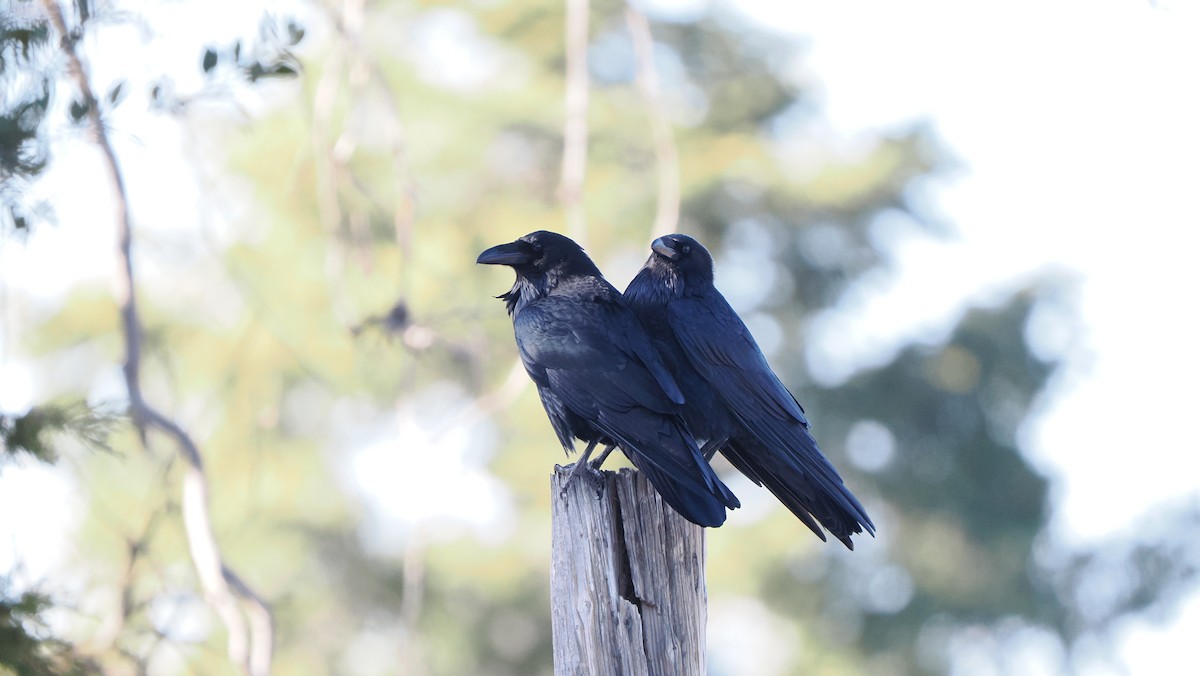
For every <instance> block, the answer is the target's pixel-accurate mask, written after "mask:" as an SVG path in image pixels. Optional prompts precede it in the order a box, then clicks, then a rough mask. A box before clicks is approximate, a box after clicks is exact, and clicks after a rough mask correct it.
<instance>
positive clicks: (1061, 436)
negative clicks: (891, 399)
mask: <svg viewBox="0 0 1200 676" xmlns="http://www.w3.org/2000/svg"><path fill="white" fill-rule="evenodd" d="M701 1H702V0H701ZM247 4H248V3H247ZM654 5H655V7H657V8H658V10H655V11H659V10H664V9H665V8H668V7H671V8H673V10H672V11H678V12H687V11H688V8H689V7H695V6H696V3H695V2H694V1H693V0H659V1H658V2H655V3H654ZM738 6H739V7H740V8H741V9H743V10H744V11H745V12H746V13H747V14H749V15H750V16H753V17H757V18H759V19H761V20H762V21H763V22H764V23H767V24H769V25H771V26H773V27H775V28H776V29H780V30H784V31H788V32H791V33H794V34H796V35H798V36H806V39H807V40H808V45H809V48H808V54H807V56H806V58H805V59H804V60H803V64H802V67H803V68H804V69H805V70H806V72H808V73H810V74H811V77H810V78H809V79H813V80H816V81H817V82H818V83H819V86H820V88H821V90H822V92H823V96H822V104H823V107H824V110H825V113H826V117H827V119H828V124H829V125H830V129H829V132H830V134H831V135H835V136H839V137H841V138H843V139H844V140H846V141H847V142H853V140H854V138H855V137H856V136H857V135H859V134H861V133H864V132H866V133H873V132H877V131H879V130H889V129H895V128H899V127H902V126H903V125H905V124H907V123H909V122H912V121H917V120H927V121H930V122H932V124H933V127H934V129H935V130H936V132H937V134H938V135H939V136H940V138H941V139H942V140H943V141H944V142H945V143H946V145H947V147H948V148H949V150H950V151H951V152H952V153H954V154H955V155H956V156H957V158H958V159H959V160H960V161H961V163H962V165H963V170H962V171H960V172H958V173H957V174H956V175H955V176H954V177H953V178H949V179H947V180H943V181H939V182H938V183H936V184H935V185H933V186H931V187H930V188H929V189H928V196H929V198H930V200H931V203H932V204H933V205H934V207H935V209H936V212H937V213H938V214H939V215H940V216H942V217H944V218H945V220H946V221H947V222H949V223H951V224H952V225H953V227H954V229H955V233H954V235H953V236H951V237H950V238H937V237H933V236H925V235H920V234H917V233H915V232H909V233H905V232H903V231H901V234H899V235H897V237H898V246H899V256H898V261H899V264H898V267H897V269H896V272H895V274H894V275H890V276H882V277H877V278H873V279H871V280H869V281H867V282H864V283H863V284H862V285H861V286H860V287H859V288H857V289H856V290H854V292H853V297H852V298H853V300H852V302H851V303H850V304H849V306H848V307H847V308H845V309H843V310H841V311H839V312H837V313H835V314H830V315H829V316H826V317H823V318H822V319H821V320H820V321H819V322H818V323H817V328H816V335H815V337H814V344H813V346H812V353H811V356H812V357H813V359H812V363H813V367H814V370H815V371H816V372H817V374H818V376H819V377H822V378H824V379H828V380H837V379H839V378H844V377H846V376H847V375H848V374H849V373H851V372H852V371H853V370H854V369H856V368H861V367H862V366H864V365H867V364H871V363H877V362H880V361H882V360H884V359H886V357H887V355H888V354H889V353H890V352H891V351H892V350H895V349H896V348H898V347H899V346H901V345H902V344H904V343H905V342H908V341H910V340H914V339H916V340H935V339H936V338H937V337H939V336H941V335H944V332H945V331H946V327H947V326H948V325H949V323H950V321H951V320H952V319H954V318H955V317H957V316H958V315H959V314H960V313H961V312H962V311H963V310H964V308H965V307H967V306H968V305H970V304H974V303H979V302H990V301H995V300H996V299H998V298H999V297H1001V296H1002V295H1003V293H1004V292H1005V291H1007V290H1011V289H1014V288H1017V287H1018V286H1019V285H1021V284H1022V283H1023V282H1025V281H1028V280H1029V279H1031V278H1035V277H1037V276H1039V275H1042V274H1043V273H1046V272H1053V273H1054V274H1056V275H1057V276H1058V277H1060V278H1066V279H1070V280H1073V281H1074V287H1073V288H1074V289H1075V291H1074V297H1073V299H1072V300H1073V301H1074V302H1075V303H1076V305H1077V315H1078V319H1079V320H1080V321H1081V324H1082V327H1083V330H1082V332H1081V333H1080V334H1078V335H1055V334H1051V335H1049V336H1048V337H1046V338H1045V341H1044V342H1045V347H1046V349H1047V350H1051V351H1061V352H1062V354H1063V356H1064V357H1065V360H1066V361H1065V367H1064V369H1063V375H1062V378H1061V379H1060V380H1059V382H1058V383H1057V384H1056V386H1055V388H1054V392H1053V396H1052V397H1049V398H1048V400H1047V401H1046V402H1044V407H1043V409H1042V411H1041V413H1040V415H1038V416H1037V417H1036V418H1035V420H1034V421H1033V422H1032V423H1031V424H1030V425H1029V426H1028V428H1027V429H1026V430H1025V432H1026V433H1025V435H1024V438H1023V442H1024V445H1025V448H1026V450H1027V451H1028V452H1029V453H1030V454H1031V455H1032V456H1033V457H1034V458H1036V460H1037V462H1038V463H1039V466H1041V467H1042V468H1043V469H1044V470H1045V471H1047V472H1049V473H1051V474H1052V475H1054V476H1055V477H1056V478H1057V479H1058V480H1059V481H1060V482H1061V483H1060V484H1059V493H1058V495H1057V503H1056V507H1057V512H1056V517H1055V523H1054V529H1055V531H1056V536H1057V537H1060V538H1063V539H1065V540H1067V541H1069V542H1086V541H1088V540H1091V539H1094V538H1099V537H1102V536H1105V535H1108V534H1112V533H1116V532H1129V531H1130V530H1131V529H1134V528H1135V527H1136V524H1138V523H1140V522H1142V521H1143V520H1144V519H1145V517H1146V515H1147V514H1148V513H1149V511H1150V510H1152V509H1154V507H1155V506H1156V505H1160V504H1162V503H1163V502H1165V501H1178V500H1180V499H1182V498H1184V497H1185V496H1192V497H1193V498H1195V497H1196V496H1197V494H1198V489H1200V453H1198V452H1197V451H1200V448H1197V446H1198V445H1200V444H1198V443H1197V441H1196V440H1195V435H1194V434H1192V430H1191V427H1190V422H1191V416H1192V415H1195V413H1194V412H1193V410H1192V406H1193V405H1194V404H1195V403H1196V402H1197V400H1198V397H1197V396H1196V395H1195V393H1194V387H1195V383H1197V382H1200V358H1198V357H1197V354H1198V350H1197V347H1196V346H1197V345H1200V321H1197V319H1196V317H1197V314H1198V313H1197V312H1196V309H1195V308H1196V305H1197V303H1196V301H1195V298H1194V296H1195V293H1196V290H1197V289H1200V266H1197V265H1194V264H1192V261H1191V259H1192V258H1193V257H1194V256H1195V252H1196V251H1197V250H1198V249H1200V246H1198V245H1200V235H1198V233H1200V229H1198V227H1200V199H1197V195H1198V194H1200V122H1198V121H1200V11H1197V10H1196V9H1195V8H1193V7H1192V6H1190V5H1189V6H1184V4H1183V3H1182V2H1180V3H1158V6H1157V7H1154V6H1152V5H1151V4H1148V3H1142V2H1137V1H1135V0H1126V1H1117V0H1107V1H1105V0H1099V1H1091V2H1085V1H1083V0H1057V1H1054V2H1032V1H1028V0H1021V1H1018V2H1006V3H992V4H991V5H990V6H988V7H980V6H979V5H978V4H976V3H956V2H950V1H940V2H937V1H930V0H918V1H915V2H905V3H889V2H884V1H882V0H872V1H863V2H854V3H830V2H819V1H816V0H812V1H807V0H806V1H803V2H792V3H781V2H778V0H741V1H740V2H739V3H738ZM251 25H253V22H252V23H251ZM189 58H191V57H189ZM109 67H112V68H120V67H122V66H121V65H119V64H117V65H113V64H110V66H109ZM124 67H128V65H126V66H124ZM193 67H194V66H193ZM147 137H148V138H150V139H151V140H152V141H157V140H158V139H160V138H165V139H169V142H167V143H165V144H159V143H156V142H150V143H146V142H144V141H145V139H134V140H133V142H130V143H128V144H127V145H128V150H127V151H123V152H128V153H133V154H141V155H143V156H144V158H145V159H146V160H148V161H147V162H145V163H143V164H142V167H143V170H142V173H141V174H140V175H138V174H137V172H138V169H137V168H136V166H135V165H136V164H137V163H136V162H129V163H127V166H128V167H129V171H130V173H131V181H130V182H131V184H135V185H142V186H145V187H143V191H144V192H143V194H144V195H147V196H150V195H153V196H154V197H155V199H147V200H146V206H144V207H143V208H146V209H157V208H164V209H168V208H169V209H171V213H178V211H179V210H178V209H177V208H176V205H175V203H173V202H172V196H175V197H179V198H180V199H184V200H187V201H189V203H190V202H191V201H194V200H197V199H198V195H197V194H196V193H195V185H194V183H192V182H189V181H187V180H180V176H179V172H176V171H175V170H173V169H172V168H171V165H170V164H168V163H163V162H162V161H161V159H162V156H163V155H171V154H173V153H174V154H175V156H176V157H177V156H178V153H179V147H180V145H181V144H184V145H185V142H184V141H183V140H182V139H180V138H179V134H178V132H171V131H169V130H158V131H155V132H151V133H149V134H147ZM156 152H159V153H163V155H160V156H158V160H159V161H154V160H155V157H156V156H155V153H156ZM81 167H83V168H85V169H86V164H81ZM179 171H180V172H182V171H183V170H182V169H180V170H179ZM156 175H157V176H165V177H167V178H168V180H169V181H170V184H164V183H162V182H161V181H156V179H155V176H156ZM156 184H157V185H156ZM172 190H174V191H175V192H172ZM180 191H182V196H181V197H180V195H181V193H180ZM156 205H161V207H160V206H156ZM63 208H65V209H67V210H68V211H69V209H70V208H71V207H70V206H69V205H67V206H64V207H63ZM81 208H93V209H94V205H93V206H92V207H81ZM62 211H63V209H60V216H61V217H62V220H63V222H64V223H68V222H70V220H71V219H70V215H69V213H68V214H63V213H62ZM148 220H150V221H153V220H155V219H152V218H151V219H148ZM97 231H101V232H97ZM110 233H111V230H109V229H107V228H103V229H101V228H93V229H91V234H93V235H95V242H94V245H95V246H99V247H104V248H108V247H110V246H111V238H110V236H109V234H110ZM80 235H81V233H80V232H79V231H74V232H71V231H69V230H68V229H66V228H64V229H63V231H56V230H54V229H44V230H43V231H42V232H40V233H39V235H38V237H36V238H34V241H33V243H32V244H31V247H30V248H29V249H24V248H20V247H16V246H14V244H13V243H11V242H9V243H5V244H3V245H2V248H0V264H2V265H3V268H4V270H5V272H6V273H11V274H5V283H6V284H8V285H10V288H11V287H12V286H15V285H17V284H20V283H22V282H21V280H35V281H36V280H39V279H40V280H43V281H44V282H45V284H38V285H37V286H38V291H40V292H41V293H43V294H48V295H54V293H53V292H51V291H50V289H51V288H54V289H58V288H59V283H58V282H56V281H55V280H61V279H62V275H61V274H59V272H58V270H57V269H56V270H55V271H54V273H53V274H50V275H38V274H37V271H38V270H46V271H49V270H50V269H53V266H51V265H49V263H48V261H52V260H60V261H61V260H70V258H71V257H70V256H67V255H64V254H63V252H65V251H69V250H70V249H71V248H72V247H79V246H80V245H79V242H80V241H81V240H80V239H79V237H80ZM35 248H36V249H37V250H35ZM81 248H82V249H83V250H84V251H91V250H94V249H92V244H89V245H88V246H86V247H81ZM76 250H78V249H76ZM39 252H40V253H39ZM96 259H97V257H95V256H91V255H88V256H85V257H83V259H82V260H93V261H94V260H96ZM22 270H24V272H22ZM90 272H91V274H93V275H103V274H107V270H106V269H101V270H92V271H90ZM0 338H2V336H0ZM2 356H3V357H4V359H3V360H0V407H4V408H6V409H7V410H12V409H14V408H21V403H22V401H24V400H27V399H28V397H29V395H30V392H31V389H30V386H31V385H33V383H32V382H30V381H31V378H32V374H31V373H30V372H29V370H28V369H27V368H26V367H25V366H22V365H20V364H17V363H14V362H13V361H11V359H10V356H11V355H10V354H9V353H8V351H7V348H6V349H5V351H4V353H3V355H2ZM370 457H371V456H366V458H365V459H364V460H363V462H367V460H369V458H370ZM16 477H21V479H20V481H19V482H18V481H17V480H16ZM55 486H56V484H55V482H54V479H53V478H52V477H49V475H48V474H47V471H46V470H43V469H29V470H26V471H23V472H20V473H17V472H14V471H11V470H10V471H5V472H4V474H0V568H7V566H8V562H9V560H10V559H11V558H12V555H13V554H15V552H16V551H17V550H18V548H19V547H20V548H21V551H22V552H23V553H27V552H35V551H36V547H34V548H25V547H22V546H21V545H20V543H23V542H28V538H32V537H34V535H32V534H31V533H30V529H29V528H28V524H22V523H20V521H19V520H14V519H6V518H5V517H4V515H5V514H8V515H14V514H21V513H27V512H26V510H22V509H19V508H18V507H17V505H19V504H25V503H23V502H22V501H24V500H32V499H36V497H37V496H39V495H40V496H43V497H46V496H48V497H53V498H54V501H55V502H56V503H58V502H63V495H62V493H63V491H62V490H58V489H56V488H55ZM56 491H57V492H56ZM68 511H69V510H65V509H64V515H63V523H64V524H68V523H69V522H70V517H69V515H68ZM28 563H29V564H30V567H31V568H36V567H38V566H37V564H38V563H39V562H38V561H28ZM1195 636H1200V602H1198V601H1197V600H1196V597H1195V596H1193V597H1192V599H1191V600H1190V601H1189V602H1187V603H1186V604H1185V605H1184V607H1183V608H1182V610H1181V611H1180V613H1179V614H1178V616H1177V617H1175V618H1174V619H1173V620H1172V624H1171V625H1170V626H1169V627H1167V628H1163V627H1159V626H1157V625H1144V624H1142V623H1134V624H1133V625H1131V627H1130V628H1129V630H1128V631H1127V632H1125V633H1124V634H1123V635H1122V639H1121V643H1120V645H1121V648H1120V652H1121V655H1122V656H1123V657H1124V659H1125V660H1126V661H1127V663H1128V665H1129V667H1130V671H1131V672H1132V673H1157V674H1165V673H1171V672H1172V666H1171V665H1181V664H1187V663H1188V662H1187V658H1186V657H1183V656H1181V655H1180V653H1181V650H1183V648H1184V647H1185V646H1187V645H1188V641H1191V640H1194V637H1195Z"/></svg>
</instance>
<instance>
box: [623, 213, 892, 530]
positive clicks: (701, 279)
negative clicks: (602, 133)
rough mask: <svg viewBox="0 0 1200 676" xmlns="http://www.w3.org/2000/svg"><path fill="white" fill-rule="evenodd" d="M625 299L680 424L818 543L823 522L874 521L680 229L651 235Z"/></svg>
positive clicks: (858, 525) (858, 524) (700, 250)
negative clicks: (675, 403) (670, 380)
mask: <svg viewBox="0 0 1200 676" xmlns="http://www.w3.org/2000/svg"><path fill="white" fill-rule="evenodd" d="M651 249H652V250H653V252H652V253H651V254H650V258H649V260H647V261H646V264H645V265H644V266H643V267H642V269H641V270H640V271H639V272H638V274H637V276H636V277H634V279H633V281H632V282H630V283H629V288H627V289H625V300H626V301H627V302H628V303H629V307H630V308H632V309H633V311H634V314H636V315H637V317H638V319H639V320H640V321H641V322H642V325H643V326H645V328H646V330H647V332H649V334H650V337H651V340H652V341H653V343H654V345H655V347H656V348H657V350H658V352H659V354H660V355H661V356H662V358H663V360H664V361H665V362H666V363H667V366H668V368H670V370H671V373H672V375H674V376H675V380H676V381H677V382H678V383H679V386H680V389H681V390H682V391H683V395H684V397H685V398H686V399H687V403H686V405H685V406H684V413H683V415H684V420H685V421H686V423H687V425H688V428H689V429H690V430H691V432H692V433H693V434H694V435H696V437H698V438H700V439H704V440H705V445H704V455H705V457H712V453H713V452H715V451H716V450H720V451H721V453H722V454H724V455H725V457H726V458H727V459H728V460H729V462H730V463H731V464H733V466H734V467H736V468H738V469H739V470H741V472H742V473H743V474H745V475H746V476H748V477H749V478H750V479H751V480H752V481H754V482H755V483H756V484H758V485H760V486H762V485H765V486H766V487H767V488H768V489H769V490H770V491H771V492H772V493H774V494H775V496H776V497H777V498H779V500H780V501H782V502H783V504H785V505H787V507H788V509H790V510H791V511H792V513H794V514H795V515H796V516H797V517H799V519H800V520H801V521H803V522H804V524H805V525H806V526H808V527H809V528H811V529H812V531H813V532H814V533H816V534H817V536H818V537H820V538H821V539H822V540H824V539H825V534H824V533H823V532H822V531H821V527H820V526H818V525H817V524H818V523H820V524H821V526H824V527H825V528H826V529H828V530H829V532H830V533H833V535H834V537H836V538H837V539H839V540H841V541H842V542H843V543H844V544H845V545H846V546H847V547H849V548H850V549H854V543H853V542H852V541H851V539H850V536H851V535H853V534H855V533H861V532H862V529H863V528H866V529H867V531H868V532H869V533H871V534H872V535H874V534H875V524H873V523H871V519H870V517H868V516H867V513H866V511H865V510H864V509H863V507H862V505H861V504H859V502H858V500H857V499H855V497H854V496H853V495H852V494H851V493H850V491H849V490H847V489H846V486H845V485H844V484H843V483H842V478H841V477H840V476H838V473H837V470H835V469H834V468H833V465H831V464H830V463H829V461H828V460H826V459H825V456H824V455H822V454H821V450H820V449H819V448H818V447H817V442H816V440H815V439H813V437H812V435H811V434H810V433H809V431H808V420H807V419H806V418H805V417H804V409H802V408H801V407H800V404H799V402H797V401H796V399H795V397H793V396H792V394H791V392H789V391H788V390H787V388H786V387H784V385H783V383H781V382H780V381H779V378H777V377H776V376H775V373H774V372H773V371H772V370H771V367H770V366H768V365H767V360H766V359H765V358H764V357H763V354H762V351H761V350H759V349H758V344H757V343H756V342H755V341H754V337H753V336H751V335H750V331H749V330H748V329H747V328H746V325H745V324H744V323H743V322H742V320H741V318H740V317H738V315H737V313H736V312H734V311H733V308H731V307H730V306H729V303H728V302H726V300H725V297H724V296H722V295H721V292H720V291H717V288H716V287H715V286H713V260H712V256H710V255H709V253H708V251H707V250H706V249H705V248H704V247H703V246H701V245H700V244H699V243H698V242H697V241H696V240H694V239H692V238H691V237H688V236H686V235H667V236H665V237H660V238H658V239H656V240H654V243H653V244H652V245H651Z"/></svg>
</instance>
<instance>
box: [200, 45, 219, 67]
mask: <svg viewBox="0 0 1200 676" xmlns="http://www.w3.org/2000/svg"><path fill="white" fill-rule="evenodd" d="M200 67H201V68H203V69H204V72H205V73H208V72H210V71H211V70H212V69H213V68H216V67H217V50H215V49H213V48H212V47H209V48H207V49H205V50H204V58H203V60H201V62H200Z"/></svg>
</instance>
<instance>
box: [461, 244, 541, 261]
mask: <svg viewBox="0 0 1200 676" xmlns="http://www.w3.org/2000/svg"><path fill="white" fill-rule="evenodd" d="M475 262H476V263H483V264H484V265H528V264H529V263H532V262H533V247H532V246H530V245H529V243H528V242H523V241H521V240H519V239H518V240H517V241H515V242H509V243H508V244H497V245H496V246H494V247H492V248H490V249H488V250H487V251H484V252H483V253H481V254H479V258H476V259H475Z"/></svg>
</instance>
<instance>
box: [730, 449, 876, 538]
mask: <svg viewBox="0 0 1200 676" xmlns="http://www.w3.org/2000/svg"><path fill="white" fill-rule="evenodd" d="M812 446H813V447H812V448H811V449H805V451H806V452H805V453H804V456H799V455H797V454H796V453H795V451H793V450H792V449H790V448H789V449H787V451H784V452H778V451H775V450H773V449H771V448H768V447H767V446H766V445H765V444H763V443H761V442H760V441H758V440H757V439H754V438H746V437H742V438H739V439H736V440H734V441H731V442H730V443H729V444H728V445H727V446H726V447H725V448H724V449H722V454H723V455H724V456H725V457H726V459H728V460H729V462H730V463H731V464H732V465H733V466H734V467H736V468H737V469H738V470H739V471H741V472H742V473H743V474H745V475H746V476H747V477H749V478H750V479H751V480H752V481H754V483H756V484H758V485H760V486H766V488H767V490H769V491H771V493H773V494H774V495H775V497H776V498H778V499H779V501H780V502H782V503H783V504H784V505H785V506H786V507H787V508H788V509H789V510H791V512H792V513H793V514H795V515H796V518H798V519H800V521H802V522H803V523H804V525H806V526H808V528H809V529H810V530H812V532H814V533H816V534H817V537H819V538H821V539H822V540H825V533H824V532H823V530H822V528H821V526H824V527H825V530H828V531H829V532H830V533H831V534H833V536H834V537H835V538H837V539H838V540H840V541H841V542H842V544H844V545H846V547H847V548H849V549H854V541H853V540H851V539H850V536H852V535H855V534H858V533H862V532H863V529H864V528H865V529H866V531H867V532H868V533H870V534H871V535H874V534H875V524H874V523H872V522H871V519H870V517H868V516H867V513H866V510H865V509H863V506H862V504H860V503H859V501H858V499H857V498H855V497H854V494H852V493H851V492H850V490H849V489H847V488H846V486H845V484H843V483H842V481H841V478H840V477H838V476H837V475H836V474H834V475H833V476H832V477H831V476H829V475H828V474H827V473H826V472H824V471H820V470H818V471H813V470H812V469H808V470H807V471H806V468H805V466H804V463H803V462H801V461H800V458H801V457H807V456H808V455H809V454H810V453H812V452H816V453H820V451H819V450H816V444H815V441H814V442H813V444H812ZM821 469H824V468H823V467H822V468H821ZM818 524H819V525H818Z"/></svg>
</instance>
